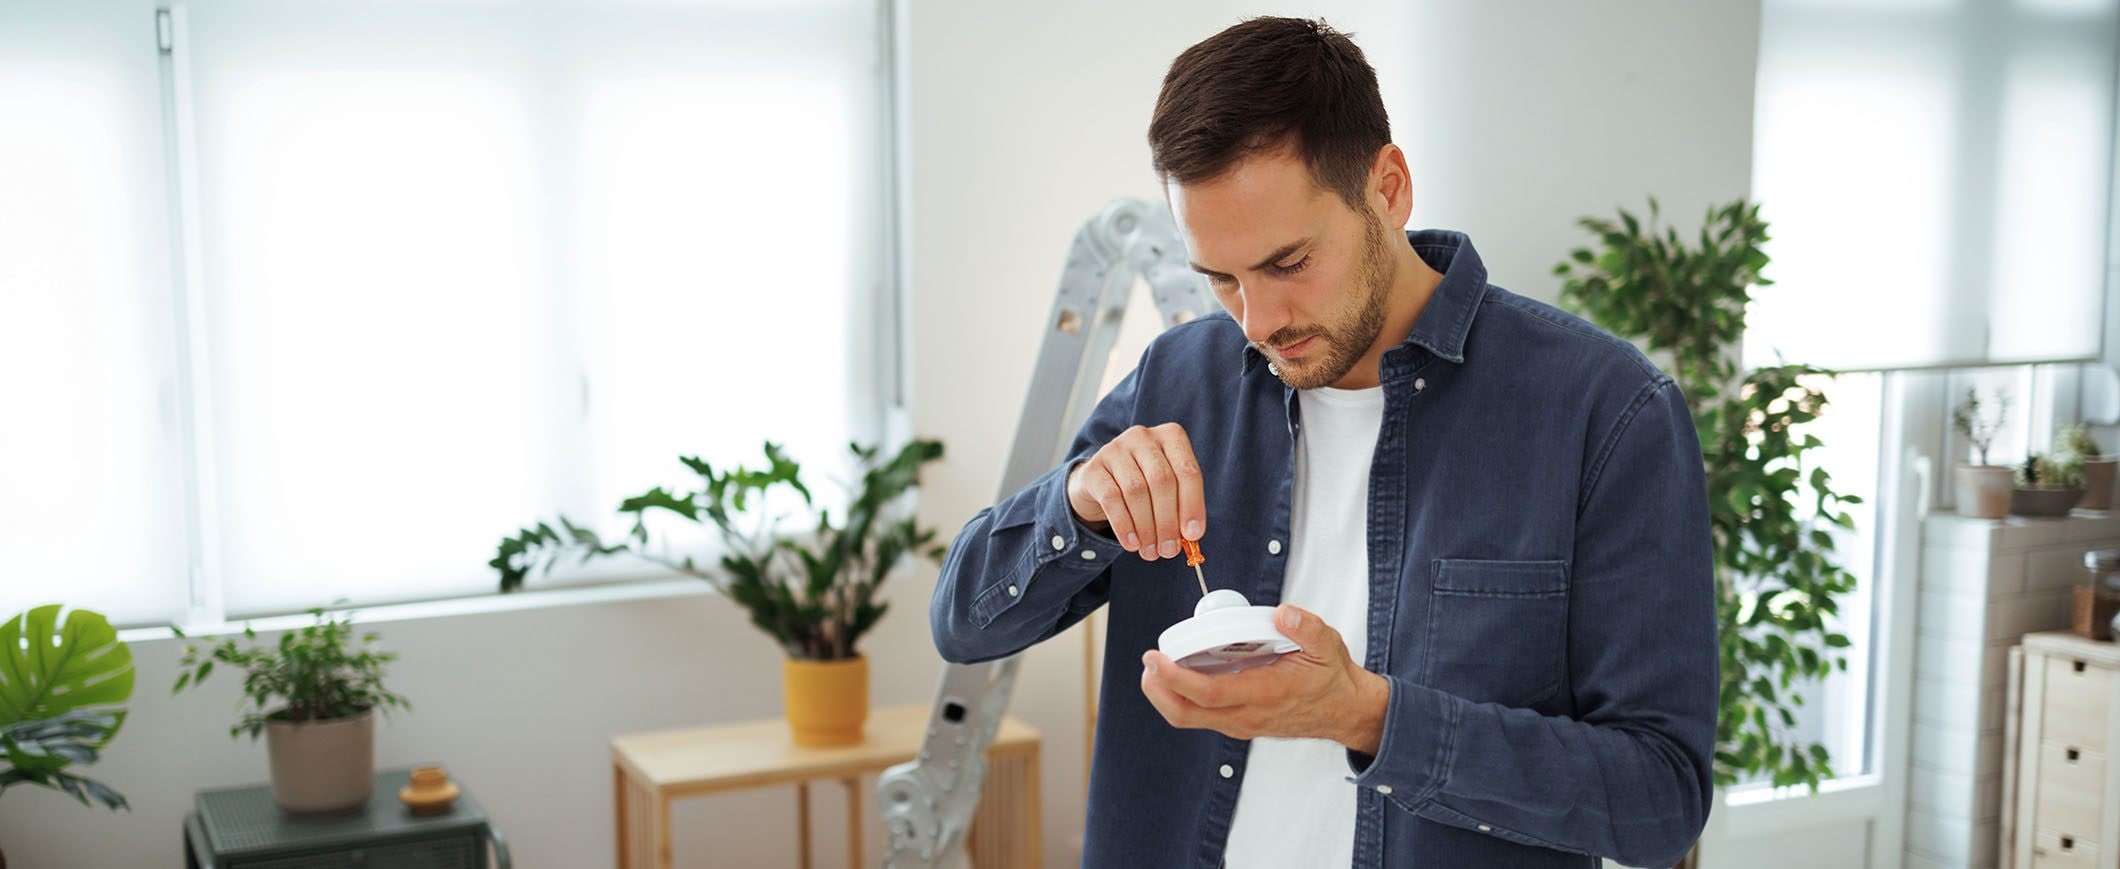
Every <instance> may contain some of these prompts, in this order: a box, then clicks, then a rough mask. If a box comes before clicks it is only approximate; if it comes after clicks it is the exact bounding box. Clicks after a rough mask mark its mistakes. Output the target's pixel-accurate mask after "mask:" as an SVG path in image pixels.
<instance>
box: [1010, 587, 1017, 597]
mask: <svg viewBox="0 0 2120 869" xmlns="http://www.w3.org/2000/svg"><path fill="white" fill-rule="evenodd" d="M1016 594H1017V589H1016V587H1015V586H1013V585H1012V586H1009V587H1008V596H1009V597H1015V596H1016Z"/></svg>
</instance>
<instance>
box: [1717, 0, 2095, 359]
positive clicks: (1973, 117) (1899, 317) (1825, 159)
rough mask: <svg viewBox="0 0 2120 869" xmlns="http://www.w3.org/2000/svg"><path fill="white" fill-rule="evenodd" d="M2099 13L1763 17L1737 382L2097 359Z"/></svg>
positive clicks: (2079, 6) (1771, 9)
mask: <svg viewBox="0 0 2120 869" xmlns="http://www.w3.org/2000/svg"><path fill="white" fill-rule="evenodd" d="M2116 5H2120V4H2116V3H2115V2H2114V0H2037V2H2034V0H1833V2H1825V0H1767V2H1766V3H1765V4H1764V8H1763V21H1762V28H1761V38H1760V66H1759V80H1758V92H1757V103H1756V116H1755V129H1754V136H1755V147H1754V163H1753V166H1754V174H1753V191H1754V192H1753V195H1754V198H1755V199H1757V200H1758V201H1759V202H1760V203H1761V208H1760V212H1761V216H1762V217H1764V218H1766V219H1767V220H1768V221H1769V222H1770V223H1771V224H1772V229H1771V232H1772V235H1773V240H1772V241H1771V242H1769V244H1768V253H1769V254H1770V255H1771V256H1772V257H1773V259H1774V262H1773V263H1772V265H1770V266H1769V268H1768V272H1767V276H1768V277H1771V278H1773V279H1774V280H1775V281H1776V282H1777V284H1776V285H1775V286H1771V287H1766V288H1762V289H1761V290H1759V291H1758V293H1757V294H1756V295H1757V298H1756V299H1755V301H1754V303H1753V306H1752V308H1751V311H1750V319H1749V328H1750V332H1749V334H1748V335H1747V336H1746V342H1745V362H1746V363H1747V364H1748V365H1754V366H1757V365H1769V364H1773V363H1775V362H1776V361H1777V360H1779V359H1786V360H1788V361H1792V362H1808V363H1813V364H1819V365H1825V366H1828V367H1838V368H1852V367H1861V368H1891V367H1918V366H1932V365H1945V364H1972V363H1983V362H2017V361H2036V360H2059V359H2077V358H2084V357H2091V356H2096V355H2097V354H2098V353H2099V350H2100V335H2101V324H2102V322H2103V318H2102V316H2101V312H2102V311H2103V298H2104V293H2105V286H2104V284H2105V274H2106V265H2105V258H2106V249H2105V248H2106V246H2105V239H2106V231H2107V224H2106V219H2107V216H2106V212H2107V198H2108V191H2109V190H2111V189H2112V188H2111V186H2110V183H2109V182H2110V181H2111V163H2110V160H2111V153H2112V152H2111V148H2112V141H2113V140H2112V137H2113V130H2114V111H2113V107H2114V99H2115V94H2114V84H2113V82H2114V67H2115V27H2116V21H2115V14H2116V13H2115V7H2116Z"/></svg>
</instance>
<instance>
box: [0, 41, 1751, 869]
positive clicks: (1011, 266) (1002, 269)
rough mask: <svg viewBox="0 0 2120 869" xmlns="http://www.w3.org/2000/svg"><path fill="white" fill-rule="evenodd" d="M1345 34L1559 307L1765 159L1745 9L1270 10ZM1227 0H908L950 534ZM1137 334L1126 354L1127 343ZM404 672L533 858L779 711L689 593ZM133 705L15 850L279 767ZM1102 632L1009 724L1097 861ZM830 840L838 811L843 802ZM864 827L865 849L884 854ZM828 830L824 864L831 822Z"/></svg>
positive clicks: (767, 679) (765, 818) (543, 614)
mask: <svg viewBox="0 0 2120 869" xmlns="http://www.w3.org/2000/svg"><path fill="white" fill-rule="evenodd" d="M1270 9H1271V11H1275V12H1282V13H1288V14H1323V15H1324V16H1325V17H1326V18H1327V19H1328V20H1329V21H1332V22H1333V23H1334V24H1336V25H1338V26H1340V27H1342V28H1343V29H1347V30H1350V31H1353V32H1354V33H1355V35H1356V38H1357V40H1358V41H1359V42H1360V43H1361V44H1362V45H1363V47H1364V49H1365V50H1366V51H1367V52H1368V54H1369V56H1370V59H1371V61H1372V62H1373V63H1374V64H1375V65H1376V66H1377V67H1378V69H1379V71H1380V74H1381V76H1382V77H1383V87H1384V92H1385V98H1386V103H1387V105H1388V106H1389V107H1390V109H1391V112H1392V116H1393V118H1394V122H1395V129H1396V131H1397V138H1398V140H1399V142H1400V143H1401V144H1402V145H1403V146H1405V147H1406V149H1407V151H1408V153H1409V155H1410V157H1411V163H1412V167H1413V170H1414V173H1415V180H1414V185H1415V186H1414V195H1415V202H1414V217H1413V221H1412V222H1413V224H1414V225H1417V226H1446V227H1451V228H1457V229H1464V230H1467V231H1469V232H1471V233H1472V236H1473V239H1474V241H1475V243H1476V244H1477V245H1478V247H1479V248H1480V250H1481V252H1482V254H1483V255H1484V256H1485V257H1486V259H1487V261H1488V263H1489V267H1490V270H1491V272H1492V274H1493V277H1494V279H1495V280H1496V281H1497V282H1498V283H1501V284H1503V285H1505V286H1508V287H1511V288H1512V289H1516V290H1519V291H1522V292H1525V293H1528V294H1530V295H1533V296H1538V297H1542V298H1550V297H1551V296H1552V294H1553V281H1552V278H1551V277H1550V275H1549V274H1548V268H1549V267H1550V266H1551V264H1552V263H1553V262H1555V261H1557V260H1558V259H1559V258H1561V257H1562V256H1564V255H1565V253H1566V251H1567V249H1568V248H1569V247H1570V246H1572V245H1574V244H1577V243H1579V241H1580V239H1581V236H1580V234H1579V233H1578V232H1577V231H1575V230H1574V229H1573V228H1572V225H1571V221H1572V220H1573V219H1574V218H1575V217H1577V216H1579V215H1583V214H1603V213H1608V212H1609V211H1610V209H1611V208H1612V207H1614V206H1615V205H1619V204H1631V203H1634V202H1638V201H1639V200H1640V198H1641V196H1642V195H1643V194H1645V193H1651V192H1654V193H1656V194H1658V195H1659V196H1660V197H1661V198H1662V199H1663V200H1664V201H1665V202H1666V204H1667V205H1668V206H1671V207H1672V208H1673V209H1674V210H1677V211H1680V212H1683V213H1685V214H1688V215H1691V214H1694V213H1697V212H1698V211H1699V210H1700V209H1701V208H1702V207H1704V206H1705V205H1706V204H1707V203H1708V202H1710V201H1720V200H1724V199H1729V198H1734V197H1737V196H1741V195H1744V194H1745V192H1746V189H1747V185H1748V173H1749V167H1750V164H1751V156H1750V145H1749V142H1750V124H1751V117H1752V112H1751V95H1752V65H1753V57H1754V49H1755V46H1756V42H1757V36H1758V7H1757V4H1756V2H1753V0H1740V2H1733V3H1697V2H1687V0H1653V2H1652V0H1612V2H1602V3H1598V4H1594V5H1591V4H1577V3H1572V2H1566V0H1540V2H1511V3H1453V2H1446V0H1423V2H1418V3H1412V4H1399V3H1391V2H1385V0H1367V2H1338V3H1318V4H1294V3H1281V4H1270ZM1261 11H1268V10H1262V9H1257V8H1255V7H1248V6H1244V7H1240V6H1238V5H1237V4H1234V3H1229V2H1210V0H1186V2H1174V3H1152V4H1140V3H1122V2H1117V0H1087V2H1078V3H1069V4H996V3H982V2H975V0H908V3H907V6H906V8H905V9H904V10H903V11H902V14H903V16H904V18H905V20H904V22H903V24H904V32H905V34H906V37H907V43H906V45H905V46H904V47H903V48H902V51H903V52H904V53H905V67H906V71H907V74H908V78H907V82H906V86H907V88H908V91H909V94H908V99H907V104H906V105H905V106H904V111H905V113H906V120H907V124H908V127H907V130H906V136H907V138H908V140H909V143H910V146H911V150H910V153H909V155H908V158H907V162H908V164H909V169H910V178H909V180H908V186H907V188H906V191H907V194H908V197H909V199H908V202H907V209H908V213H909V214H910V216H911V224H910V226H909V227H908V228H907V245H908V248H907V256H908V260H907V269H908V272H909V274H910V279H911V284H910V292H911V310H910V314H911V317H910V323H911V329H912V332H913V348H912V353H911V374H912V378H911V388H912V395H913V407H912V428H913V430H914V431H916V432H918V433H919V434H922V435H925V436H931V437H939V438H941V439H942V440H943V441H945V442H946V444H947V445H948V449H949V456H948V458H947V459H946V460H945V461H944V462H942V463H940V464H939V465H937V466H935V467H934V468H933V469H932V471H931V472H930V474H929V475H928V477H927V486H926V494H925V497H924V498H923V501H922V515H923V519H924V521H926V522H929V523H932V524H935V525H937V526H940V527H942V528H943V529H944V533H945V534H946V535H948V534H953V533H954V532H955V531H956V529H957V528H959V527H961V525H962V524H963V523H964V521H966V520H967V519H969V518H970V516H971V515H972V514H973V513H974V512H976V511H977V510H978V509H979V508H981V507H982V506H984V505H986V504H987V503H989V502H990V501H991V500H992V498H993V496H994V494H995V488H996V486H997V478H998V474H999V472H1000V468H1001V463H1002V458H1003V455H1004V453H1005V451H1006V449H1007V445H1008V439H1009V437H1010V435H1011V433H1012V430H1013V427H1014V424H1015V417H1016V414H1017V411H1018V410H1019V409H1020V405H1021V402H1022V400H1023V390H1024V388H1025V385H1026V384H1027V383H1028V382H1029V378H1030V364H1031V361H1032V357H1033V355H1034V353H1035V349H1036V341H1037V338H1038V330H1039V325H1040V321H1041V320H1042V319H1043V318H1044V315H1045V312H1046V310H1047V308H1048V306H1049V305H1050V304H1051V294H1052V291H1053V288H1054V286H1055V282H1056V280H1057V279H1058V267H1059V265H1060V261H1061V258H1062V256H1063V254H1064V253H1065V250H1066V245H1067V242H1068V239H1069V238H1071V237H1072V235H1073V233H1074V231H1075V228H1076V227H1077V226H1078V225H1079V224H1080V223H1081V221H1083V220H1084V219H1086V218H1088V217H1089V216H1090V215H1092V214H1094V213H1095V212H1096V211H1097V210H1098V209H1099V208H1100V207H1101V206H1103V205H1104V204H1105V203H1106V202H1108V201H1109V200H1110V199H1112V198H1113V197H1117V196H1137V197H1144V198H1155V197H1157V196H1159V191H1158V190H1157V188H1156V185H1155V181H1154V178H1153V177H1152V176H1151V174H1150V172H1149V168H1148V152H1147V145H1146V142H1145V135H1146V129H1147V125H1148V118H1149V113H1150V111H1151V109H1152V107H1153V105H1154V101H1155V95H1156V90H1157V87H1158V85H1159V84H1160V82H1161V79H1162V74H1163V72H1164V70H1165V68H1166V67H1167V66H1168V64H1169V62H1170V59H1171V58H1173V57H1175V56H1176V55H1177V53H1178V52H1179V51H1181V50H1183V49H1184V48H1185V47H1186V46H1188V45H1190V44H1192V43H1193V42H1195V41H1198V40H1199V39H1202V38H1205V37H1206V36H1208V35H1210V34H1212V33H1213V32H1214V31H1215V30H1217V29H1220V28H1221V27H1223V26H1226V25H1228V24H1231V23H1234V22H1235V21H1237V20H1239V18H1240V17H1241V16H1242V15H1245V14H1253V13H1255V12H1261ZM1145 339H1146V335H1145V332H1139V331H1137V332H1136V333H1135V334H1134V338H1133V341H1132V343H1131V344H1130V346H1122V347H1121V348H1120V349H1119V350H1118V351H1116V352H1115V358H1116V359H1118V360H1121V362H1120V364H1122V365H1123V364H1126V363H1127V362H1130V360H1131V359H1132V358H1133V357H1134V355H1135V354H1136V352H1137V351H1138V347H1139V342H1140V341H1143V340H1145ZM931 587H932V585H931V581H930V580H928V579H926V578H924V577H920V576H918V575H915V576H912V577H909V578H908V579H906V580H904V581H902V582H901V583H900V584H899V586H898V587H897V589H896V590H895V592H894V600H895V602H896V606H897V609H896V610H895V611H894V613H893V614H892V615H891V616H890V617H889V618H887V619H885V620H884V622H883V624H882V626H881V627H880V628H879V629H878V634H877V635H876V636H875V637H874V638H873V639H871V640H870V641H869V642H868V643H867V649H868V652H869V654H870V656H871V657H872V659H873V660H874V674H875V675H874V686H873V688H872V694H873V697H874V700H875V702H876V703H878V704H885V703H896V702H912V701H925V700H926V699H928V696H929V694H930V692H931V691H932V689H933V684H934V678H935V676H936V675H937V673H938V666H939V664H938V661H937V659H936V658H935V656H934V653H933V651H932V647H931V646H930V645H929V640H928V634H927V625H926V616H925V600H926V595H927V592H928V591H929V589H930V588H931ZM382 630H383V633H384V635H385V639H386V642H387V643H388V645H389V646H390V647H392V648H394V649H396V650H398V651H399V652H400V653H402V654H403V656H404V659H403V661H402V662H401V663H400V665H399V666H398V667H397V668H396V670H395V671H394V672H395V675H396V679H395V684H396V685H397V686H398V687H399V688H400V689H401V690H402V691H403V692H404V693H406V694H407V695H409V696H411V697H412V698H413V699H414V701H415V702H416V703H417V704H418V708H417V709H416V710H415V711H414V712H413V713H412V714H410V715H405V716H401V717H400V718H398V719H397V720H395V721H392V722H390V723H388V724H386V725H385V726H384V728H383V730H382V734H381V743H380V746H379V750H380V755H379V759H380V760H381V762H383V763H386V764H402V763H410V762H413V761H418V760H428V759H439V760H442V761H444V762H446V763H447V764H449V765H450V767H451V768H452V770H454V771H455V772H456V773H457V774H458V775H460V776H461V777H462V779H463V781H464V782H465V784H466V785H467V787H469V788H470V789H471V790H472V792H473V793H474V794H476V795H477V796H478V797H479V798H480V799H481V800H482V801H483V802H484V803H485V805H486V806H487V808H488V810H489V811H490V812H492V813H493V814H494V815H495V816H496V817H497V818H498V819H499V820H500V822H501V823H502V824H503V825H504V827H505V829H506V831H507V833H508V834H509V836H510V837H511V839H512V840H513V842H514V845H515V854H516V858H517V861H518V865H521V866H525V867H578V866H601V865H609V864H608V861H609V859H610V857H609V855H610V854H611V833H610V802H609V800H610V796H609V789H610V785H609V774H608V772H607V766H606V763H607V756H608V748H607V746H608V739H609V737H610V735H611V734H613V733H618V732H624V731H629V730H638V729H643V728H653V727H664V726H673V725H681V724H690V723H699V722H709V721H725V720H736V719H742V718H753V717H761V716H770V715H774V714H777V711H778V709H779V705H780V698H779V691H780V688H779V678H778V667H777V666H775V665H774V663H773V662H774V659H775V657H776V652H775V650H774V649H773V648H772V647H771V646H770V644H768V643H767V642H766V641H765V640H764V639H763V638H761V637H760V636H759V635H758V634H757V632H756V631H754V630H752V629H751V628H750V627H749V626H748V625H747V624H745V623H744V622H743V620H742V618H741V617H740V615H739V614H737V613H736V612H735V610H734V608H733V607H730V606H727V605H725V602H723V601H719V600H714V599H709V598H706V597H703V596H699V595H697V594H691V595H681V596H678V597H674V598H656V599H650V600H642V601H632V602H617V603H599V604H585V605H575V606H568V607H559V608H533V609H526V610H516V611H509V612H500V613H491V614H483V615H466V616H449V617H437V618H426V619H416V620H409V621H400V622H392V623H388V624H385V625H383V626H382ZM134 654H135V656H136V658H137V660H138V662H139V667H140V688H139V689H138V691H136V694H135V700H134V702H133V710H134V711H133V717H132V719H131V720H130V721H129V722H128V724H127V725H126V730H125V733H124V735H123V736H122V737H121V738H120V739H119V740H118V742H117V743H116V744H114V745H113V747H112V749H111V752H110V754H109V756H108V757H107V759H106V761H105V762H104V763H103V764H101V765H100V766H98V767H97V768H96V769H95V773H96V774H97V775H98V776H99V777H102V778H104V779H106V780H108V781H109V782H110V783H112V784H113V785H115V786H117V787H119V788H120V789H121V790H123V791H125V792H126V793H127V795H128V796H130V797H131V798H132V800H133V802H134V811H132V812H131V813H129V814H119V815H111V814H109V813H105V812H101V811H89V810H84V809H82V808H81V807H79V806H76V805H73V804H72V803H71V802H69V801H66V800H64V799H63V798H61V797H58V796H57V795H55V794H51V793H47V792H41V791H37V792H20V791H15V792H10V793H9V794H8V796H7V797H6V798H5V799H4V800H0V807H4V809H0V847H4V848H5V849H6V850H7V852H8V853H9V855H10V858H11V860H12V863H11V864H10V865H11V866H14V867H27V869H41V867H110V866H147V865H170V864H172V863H173V862H174V860H175V855H176V841H177V829H178V823H179V818H180V817H181V815H182V813H183V812H184V811H185V810H187V808H188V807H189V804H190V800H191V793H192V791H193V790H195V789H197V788H201V787H213V786H221V785H229V784H236V783H245V782H253V781H260V780H262V779H263V778H264V775H265V769H264V756H263V751H262V748H261V747H253V746H250V745H249V744H247V743H242V742H232V741H230V740H229V739H228V738H227V736H226V733H225V728H226V726H227V723H228V721H229V719H230V718H231V717H232V709H233V704H234V693H233V685H232V684H231V683H230V682H228V681H223V679H222V677H216V681H215V682H214V683H213V684H212V685H210V688H212V690H210V691H209V692H207V694H206V695H198V694H187V695H185V696H181V697H177V698H170V697H169V696H168V695H167V691H166V688H165V687H164V686H166V685H168V684H169V681H170V679H171V677H172V676H173V675H174V666H175V663H174V662H175V657H176V652H175V648H174V644H173V643H170V642H167V641H160V642H142V643H135V644H134ZM1081 678H1082V659H1081V639H1080V637H1079V635H1078V634H1075V633H1070V634H1068V635H1064V636H1062V637H1059V638H1056V639H1055V640H1054V641H1052V642H1050V643H1048V644H1047V645H1045V646H1042V647H1040V648H1038V649H1035V650H1033V651H1032V652H1031V653H1030V654H1029V655H1028V656H1027V657H1026V660H1025V665H1024V668H1023V675H1022V679H1023V682H1022V686H1023V690H1021V691H1020V692H1019V693H1018V695H1017V702H1016V705H1015V709H1014V713H1015V714H1017V715H1019V716H1020V717H1022V718H1024V719H1026V720H1027V721H1028V722H1030V723H1031V724H1032V725H1033V726H1035V727H1037V728H1039V729H1040V730H1042V731H1043V732H1044V734H1045V738H1046V746H1045V768H1044V783H1045V789H1046V790H1045V794H1044V805H1045V809H1046V817H1045V830H1046V862H1047V865H1048V866H1052V867H1060V866H1071V865H1074V864H1075V863H1076V862H1077V861H1078V857H1077V855H1078V854H1079V850H1078V849H1079V836H1080V829H1081V824H1082V817H1083V812H1082V800H1083V787H1084V782H1083V777H1082V769H1083V758H1082V748H1083V746H1082V740H1081V735H1080V734H1081V719H1082V708H1081V700H1080V698H1081V691H1082V683H1081ZM822 796H823V799H821V800H820V801H819V802H820V805H819V813H818V814H817V816H816V825H817V827H816V828H817V829H819V830H822V831H829V830H834V829H838V828H839V821H838V820H836V817H835V815H834V814H833V811H834V809H835V807H836V806H837V805H839V801H838V800H837V799H835V798H834V795H833V794H831V793H830V791H829V790H826V791H824V792H823V794H822ZM792 799H793V798H792V797H791V796H787V795H786V794H785V793H783V794H780V795H767V796H765V797H761V798H752V799H743V798H713V799H710V800H705V801H700V802H695V803H692V804H690V805H689V806H682V804H681V808H680V809H679V811H678V812H677V813H676V816H675V818H674V820H675V822H676V824H677V827H678V828H679V830H680V838H679V840H678V844H677V854H678V857H679V864H680V865H688V864H689V865H708V864H707V863H706V862H704V861H703V860H702V858H703V857H704V855H706V854H707V853H708V851H707V850H706V849H708V848H710V847H711V848H720V849H724V851H725V853H724V855H723V856H724V859H723V860H722V861H718V862H716V863H714V865H735V866H791V865H794V858H793V856H792V852H791V850H790V848H789V847H788V846H787V844H786V843H787V842H789V841H791V839H790V837H791V836H792V835H793V833H792V830H793V822H792V819H791V818H790V815H791V811H790V809H791V806H790V805H789V803H790V801H792ZM877 833H878V830H877V829H876V828H874V827H872V829H871V842H870V844H869V846H868V850H867V853H869V854H871V855H874V854H876V853H878V852H877V850H876V849H877V846H878V842H877ZM826 838H828V837H826V836H821V837H820V843H819V846H820V852H819V853H818V859H819V861H820V863H821V864H824V865H831V864H832V863H833V861H834V860H835V859H837V854H838V853H839V851H838V850H837V848H835V847H833V846H834V845H836V844H837V843H835V842H830V841H824V840H825V839H826Z"/></svg>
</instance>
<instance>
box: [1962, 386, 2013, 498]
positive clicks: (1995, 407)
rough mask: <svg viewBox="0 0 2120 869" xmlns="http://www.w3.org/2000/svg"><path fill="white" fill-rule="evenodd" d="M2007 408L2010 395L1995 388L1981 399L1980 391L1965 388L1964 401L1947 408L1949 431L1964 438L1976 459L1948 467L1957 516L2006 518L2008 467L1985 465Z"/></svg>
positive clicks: (2006, 414)
mask: <svg viewBox="0 0 2120 869" xmlns="http://www.w3.org/2000/svg"><path fill="white" fill-rule="evenodd" d="M2009 409H2010V394H2009V393H2008V392H2006V391H2003V390H1999V389H1998V390H1996V391H1995V394H1994V395H1993V396H1991V397H1989V398H1987V399H1984V400H1983V399H1982V398H1981V397H1980V390H1978V389H1968V390H1966V391H1965V398H1964V399H1962V400H1960V401H1959V402H1958V404H1957V405H1956V406H1953V407H1952V408H1951V430H1952V431H1955V432H1957V433H1958V436H1959V437H1962V438H1965V440H1966V444H1967V445H1969V446H1971V447H1972V449H1973V453H1974V454H1975V455H1977V456H1979V457H1980V463H1979V464H1977V465H1975V464H1967V463H1965V462H1958V463H1956V464H1954V465H1953V466H1952V468H1951V479H1952V481H1953V485H1954V486H1955V490H1956V492H1957V496H1958V512H1959V514H1960V515H1964V516H1972V517H1974V518H1978V519H2000V518H2002V517H2004V516H2006V515H2009V512H2010V468H2009V467H2007V466H2004V465H1993V464H1989V463H1988V448H1989V447H1991V446H1994V444H1995V435H1996V434H1998V433H2000V432H2001V431H2002V423H2003V420H2004V419H2005V418H2006V417H2008V415H2009Z"/></svg>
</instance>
